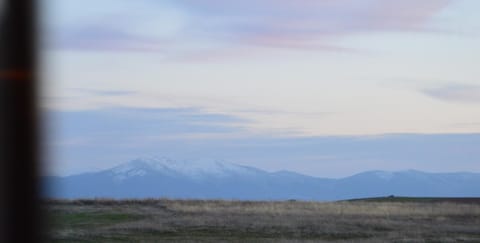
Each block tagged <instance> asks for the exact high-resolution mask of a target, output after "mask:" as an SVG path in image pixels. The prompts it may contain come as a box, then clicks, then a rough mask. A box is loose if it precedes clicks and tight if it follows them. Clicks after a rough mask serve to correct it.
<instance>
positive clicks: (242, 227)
mask: <svg viewBox="0 0 480 243" xmlns="http://www.w3.org/2000/svg"><path fill="white" fill-rule="evenodd" d="M47 209H48V210H49V212H50V213H51V215H52V217H53V219H54V220H52V221H53V226H52V229H51V231H50V232H51V236H52V239H53V240H59V241H75V240H93V241H109V240H113V241H115V240H126V241H147V242H149V241H158V240H165V241H181V242H197V241H207V242H209V241H230V242H231V241H236V242H245V241H249V242H251V241H254V242H269V241H271V242H281V241H285V242H287V241H288V242H290V241H293V242H308V241H315V242H318V241H331V240H335V241H345V242H362V241H363V242H385V241H396V242H457V241H464V242H469V241H470V242H480V205H479V204H458V203H451V202H434V203H416V202H362V201H358V202H325V203H321V202H301V201H285V202H254V201H226V200H168V199H159V200H157V199H147V200H121V201H117V200H111V199H99V200H74V201H68V200H63V201H58V200H55V201H48V202H47ZM55 219H56V220H55ZM99 222H103V223H99ZM92 226H93V227H92Z"/></svg>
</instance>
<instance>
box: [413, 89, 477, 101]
mask: <svg viewBox="0 0 480 243" xmlns="http://www.w3.org/2000/svg"><path fill="white" fill-rule="evenodd" d="M422 92H423V93H424V94H426V95H428V96H430V97H433V98H435V99H440V100H444V101H448V102H464V103H480V86H479V85H446V86H442V87H437V88H430V89H424V90H422Z"/></svg>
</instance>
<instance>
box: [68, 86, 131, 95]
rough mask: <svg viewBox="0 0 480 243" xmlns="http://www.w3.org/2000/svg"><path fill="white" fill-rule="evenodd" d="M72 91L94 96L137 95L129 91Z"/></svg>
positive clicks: (79, 89)
mask: <svg viewBox="0 0 480 243" xmlns="http://www.w3.org/2000/svg"><path fill="white" fill-rule="evenodd" d="M73 90H74V91H78V92H80V93H85V94H89V95H95V96H126V95H134V94H137V92H135V91H129V90H97V89H81V88H77V89H73Z"/></svg>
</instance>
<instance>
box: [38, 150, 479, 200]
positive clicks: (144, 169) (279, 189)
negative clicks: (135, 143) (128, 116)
mask: <svg viewBox="0 0 480 243" xmlns="http://www.w3.org/2000/svg"><path fill="white" fill-rule="evenodd" d="M43 180H44V182H45V188H46V192H45V193H44V194H45V195H44V196H45V197H53V198H93V197H112V198H137V197H140V198H142V197H170V198H200V199H213V198H215V199H248V200H286V199H298V200H342V199H350V198H359V197H375V196H385V195H398V196H441V197H448V196H469V197H472V196H480V188H479V187H478V186H477V185H480V173H471V172H454V173H428V172H422V171H418V170H405V171H393V172H391V171H380V170H375V171H365V172H362V173H358V174H355V175H352V176H348V177H344V178H339V179H331V178H320V177H313V176H308V175H303V174H300V173H296V172H291V171H277V172H267V171H264V170H261V169H258V168H255V167H249V166H243V165H239V164H234V163H229V162H226V161H223V160H215V159H196V160H173V159H170V158H166V157H142V158H138V159H134V160H131V161H129V162H126V163H123V164H120V165H118V166H115V167H113V168H110V169H106V170H102V171H99V172H93V173H83V174H78V175H72V176H66V177H44V178H43Z"/></svg>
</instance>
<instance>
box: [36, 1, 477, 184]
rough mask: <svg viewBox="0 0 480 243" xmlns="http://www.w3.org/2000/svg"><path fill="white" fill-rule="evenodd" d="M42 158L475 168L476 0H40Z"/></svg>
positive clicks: (61, 171)
mask: <svg viewBox="0 0 480 243" xmlns="http://www.w3.org/2000/svg"><path fill="white" fill-rule="evenodd" d="M40 2H41V9H42V14H41V17H42V21H41V22H42V30H43V32H42V33H44V35H43V36H42V42H41V47H42V48H41V70H42V81H43V85H42V95H41V96H42V100H41V106H42V109H43V111H44V115H45V121H46V122H45V124H46V127H47V129H46V135H45V136H46V144H45V145H44V146H45V148H46V151H47V153H46V161H47V164H46V166H45V168H44V173H45V174H53V175H68V174H76V173H81V172H86V171H95V170H99V169H105V168H109V167H112V166H114V165H116V164H119V163H122V162H126V161H128V160H131V159H134V158H136V157H141V156H144V155H157V156H167V157H172V158H174V159H184V158H205V157H208V158H216V159H222V160H226V161H229V162H233V163H239V164H244V165H248V166H253V167H257V168H260V169H264V170H267V171H276V170H289V171H294V172H298V173H302V174H307V175H312V176H317V177H330V178H338V177H343V176H349V175H353V174H355V173H358V172H363V171H369V170H386V171H400V170H408V169H415V170H421V171H427V172H456V171H467V172H468V171H470V172H480V163H479V162H480V161H478V158H480V112H478V110H479V108H480V81H479V80H478V77H480V69H478V67H477V66H478V65H477V64H478V63H480V47H479V45H478V43H480V40H479V39H480V35H479V34H480V32H479V30H480V28H479V27H480V26H479V24H478V23H480V17H479V16H478V14H477V11H476V10H477V9H479V8H480V2H478V1H474V0H425V1H420V2H419V1H414V0H405V1H395V0H391V1H386V0H370V1H361V2H360V1H355V0H336V1H330V0H325V1H315V0H305V1H297V2H291V1H284V0H275V1H274V0H256V1H253V0H246V1H212V0H162V1H155V0H138V1H128V0H103V1H82V2H78V1H73V0H42V1H40Z"/></svg>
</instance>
